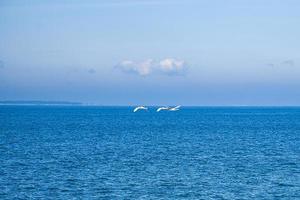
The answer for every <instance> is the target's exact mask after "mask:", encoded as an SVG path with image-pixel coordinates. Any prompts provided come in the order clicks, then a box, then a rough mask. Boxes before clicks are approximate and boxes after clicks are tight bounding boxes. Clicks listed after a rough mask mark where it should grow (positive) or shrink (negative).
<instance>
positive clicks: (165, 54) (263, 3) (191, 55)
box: [0, 0, 300, 105]
mask: <svg viewBox="0 0 300 200" xmlns="http://www.w3.org/2000/svg"><path fill="white" fill-rule="evenodd" d="M299 10H300V1H296V0H285V1H281V0H251V1H250V0H249V1H247V0H228V1H221V0H204V1H201V0H197V1H196V0H186V1H179V0H153V1H150V0H110V1H108V0H107V1H106V0H102V1H66V0H61V1H58V0H51V1H50V0H49V1H48V0H45V1H38V0H29V1H15V0H2V1H0V100H63V101H81V102H86V103H97V104H103V105H137V104H145V105H170V104H171V105H175V104H182V105H300V89H299V88H300V54H299V52H300V39H299V35H300V26H299V24H300V12H299Z"/></svg>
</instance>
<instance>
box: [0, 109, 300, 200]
mask: <svg viewBox="0 0 300 200" xmlns="http://www.w3.org/2000/svg"><path fill="white" fill-rule="evenodd" d="M0 199H300V108H297V107H285V108H284V107H282V108H280V107H278V108H271V107H269V108H264V107H183V108H182V110H180V111H178V112H159V113H156V112H155V109H154V108H151V109H150V110H149V111H147V112H144V111H142V112H137V113H133V112H132V108H131V107H92V106H0Z"/></svg>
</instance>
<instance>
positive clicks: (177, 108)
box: [169, 106, 181, 111]
mask: <svg viewBox="0 0 300 200" xmlns="http://www.w3.org/2000/svg"><path fill="white" fill-rule="evenodd" d="M180 107H181V106H175V107H174V108H170V109H169V111H177V110H179V108H180Z"/></svg>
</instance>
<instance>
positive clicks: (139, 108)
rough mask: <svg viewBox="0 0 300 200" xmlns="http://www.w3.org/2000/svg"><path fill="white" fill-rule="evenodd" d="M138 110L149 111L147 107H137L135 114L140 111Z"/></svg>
mask: <svg viewBox="0 0 300 200" xmlns="http://www.w3.org/2000/svg"><path fill="white" fill-rule="evenodd" d="M138 110H148V108H147V107H145V106H138V107H136V108H135V109H134V110H133V112H136V111H138Z"/></svg>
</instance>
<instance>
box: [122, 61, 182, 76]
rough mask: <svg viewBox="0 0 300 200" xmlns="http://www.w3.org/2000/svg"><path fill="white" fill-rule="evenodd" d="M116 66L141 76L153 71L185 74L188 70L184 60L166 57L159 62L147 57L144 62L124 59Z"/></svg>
mask: <svg viewBox="0 0 300 200" xmlns="http://www.w3.org/2000/svg"><path fill="white" fill-rule="evenodd" d="M116 68H117V69H120V70H121V71H123V72H125V73H134V74H138V75H141V76H147V75H150V74H152V73H159V74H164V75H183V74H184V73H185V72H186V69H187V65H186V62H185V61H183V60H177V59H174V58H166V59H163V60H161V61H158V62H156V61H153V60H152V59H147V60H144V61H142V62H134V61H131V60H124V61H122V62H120V63H119V64H117V65H116Z"/></svg>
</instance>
